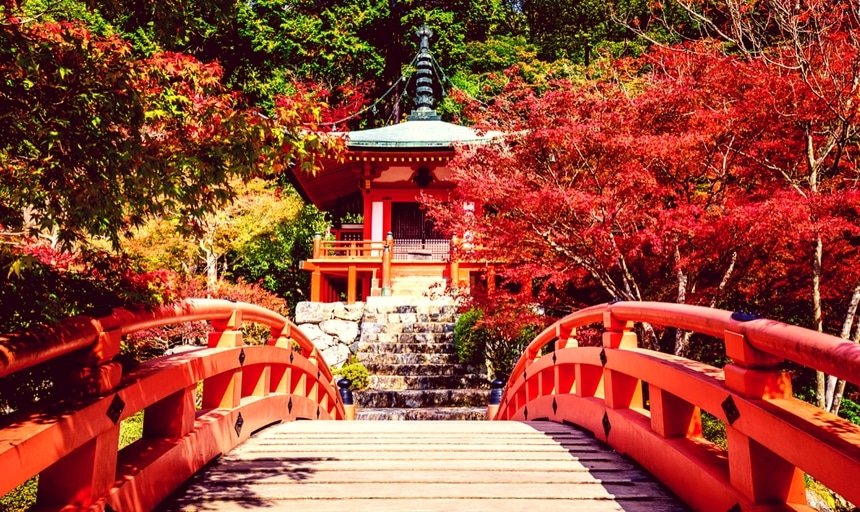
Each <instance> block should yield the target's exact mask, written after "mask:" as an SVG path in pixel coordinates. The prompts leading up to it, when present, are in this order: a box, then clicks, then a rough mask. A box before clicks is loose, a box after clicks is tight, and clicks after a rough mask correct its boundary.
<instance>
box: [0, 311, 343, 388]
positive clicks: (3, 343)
mask: <svg viewBox="0 0 860 512" xmlns="http://www.w3.org/2000/svg"><path fill="white" fill-rule="evenodd" d="M237 312H238V313H239V314H241V315H242V319H243V320H247V321H250V322H254V323H259V324H263V325H266V326H268V327H269V328H270V329H271V330H272V333H273V336H275V335H277V334H280V333H281V332H284V331H285V329H286V331H285V332H284V333H285V334H286V335H289V336H292V338H293V340H294V341H295V342H296V343H297V344H298V345H299V347H300V348H301V350H302V354H303V355H304V356H305V357H307V356H309V355H310V354H311V353H313V351H314V350H316V347H315V346H314V344H313V343H312V342H311V341H310V340H309V339H308V338H307V336H305V335H304V333H302V332H301V331H300V330H299V329H297V328H296V329H294V327H295V324H293V323H292V322H291V321H290V320H289V319H288V318H286V317H284V316H283V315H281V314H279V313H277V312H275V311H272V310H269V309H266V308H264V307H261V306H257V305H255V304H249V303H247V302H231V301H228V300H223V299H186V300H184V301H182V302H180V303H178V304H174V305H169V306H162V307H158V308H154V309H151V310H150V309H138V310H130V309H126V308H116V309H114V310H113V311H111V313H110V314H108V315H105V316H100V317H92V316H89V315H80V316H76V317H72V318H68V319H65V320H62V321H60V322H58V323H57V324H55V325H52V326H45V327H40V328H37V329H35V330H33V331H28V332H23V333H14V334H4V335H0V377H5V376H7V375H10V374H13V373H17V372H19V371H21V370H24V369H26V368H29V367H31V366H34V365H37V364H42V363H45V362H48V361H50V360H52V359H56V358H58V357H62V356H64V355H67V354H70V353H72V352H76V351H78V350H82V349H85V348H91V347H93V346H94V345H95V344H96V343H98V341H99V336H100V335H102V334H104V333H109V332H115V333H117V334H119V335H121V336H124V335H128V334H133V333H135V332H140V331H145V330H147V329H153V328H157V327H163V326H166V325H172V324H180V323H186V322H197V321H219V320H220V321H224V322H226V321H228V320H229V319H230V317H231V316H232V315H233V314H235V313H237ZM323 371H324V373H325V376H326V377H327V378H329V379H330V378H331V372H330V371H329V369H328V368H327V367H325V368H324V369H323Z"/></svg>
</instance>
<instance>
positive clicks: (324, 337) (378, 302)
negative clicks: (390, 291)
mask: <svg viewBox="0 0 860 512" xmlns="http://www.w3.org/2000/svg"><path fill="white" fill-rule="evenodd" d="M454 312H455V307H454V305H453V302H452V301H451V300H450V299H446V300H438V299H437V300H431V299H420V298H413V297H372V298H371V300H370V301H368V302H367V303H364V302H356V303H354V304H344V303H343V302H332V303H322V302H299V303H298V304H296V316H295V320H294V321H295V323H296V324H297V325H298V326H299V329H301V331H302V332H303V333H304V334H305V335H306V336H307V337H308V338H310V340H311V341H312V342H313V343H314V345H316V346H317V348H319V350H320V352H322V355H323V358H324V359H325V361H326V363H328V365H329V366H331V367H332V368H336V367H339V366H341V365H342V364H344V363H345V362H346V361H347V359H348V358H349V356H350V355H355V354H358V352H359V351H360V350H361V349H362V347H365V346H366V345H367V344H368V343H375V342H389V343H392V342H393V343H396V342H398V341H403V340H402V338H401V337H402V335H403V334H402V333H407V335H411V336H415V337H416V338H421V339H420V340H419V341H423V340H424V338H426V337H432V336H433V335H434V334H436V335H437V336H439V335H440V334H441V332H442V330H443V328H442V324H446V323H447V324H448V325H447V326H445V327H446V328H445V329H444V330H445V331H449V330H452V329H453V323H454V322H455V321H456V316H455V314H454ZM428 322H432V323H433V324H434V325H433V327H438V330H439V334H437V333H434V332H433V331H435V330H437V329H428V330H430V331H431V332H426V333H425V332H416V331H413V326H418V325H421V324H424V325H423V326H426V325H428V324H427V323H428ZM423 326H422V327H423ZM447 336H448V337H449V338H450V336H451V334H450V332H449V333H448V334H447ZM428 341H430V340H428ZM447 341H450V339H448V340H447Z"/></svg>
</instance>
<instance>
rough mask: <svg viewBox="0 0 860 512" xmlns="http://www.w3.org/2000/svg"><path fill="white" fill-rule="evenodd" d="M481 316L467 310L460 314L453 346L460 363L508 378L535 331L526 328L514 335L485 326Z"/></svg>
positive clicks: (529, 327)
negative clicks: (480, 367) (477, 366)
mask: <svg viewBox="0 0 860 512" xmlns="http://www.w3.org/2000/svg"><path fill="white" fill-rule="evenodd" d="M483 320H484V313H483V312H482V311H481V310H479V309H470V310H469V311H466V312H465V313H463V314H461V315H460V317H459V318H458V319H457V324H456V325H455V326H454V347H455V349H456V351H457V358H458V359H459V360H460V362H461V363H464V364H472V365H484V364H486V365H487V366H488V368H489V370H490V372H491V374H492V376H495V377H499V376H507V375H509V374H510V372H511V370H513V368H514V365H516V363H517V360H518V359H519V358H520V356H521V355H522V353H523V350H525V348H526V346H527V345H528V344H529V342H530V341H531V340H532V339H534V337H535V335H536V334H537V332H538V330H537V327H536V326H533V325H526V326H524V327H521V328H519V331H518V332H515V333H514V334H513V335H512V334H508V332H507V330H503V329H502V328H499V327H495V326H489V325H486V324H485V322H484V321H483Z"/></svg>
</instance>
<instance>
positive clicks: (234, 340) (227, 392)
mask: <svg viewBox="0 0 860 512" xmlns="http://www.w3.org/2000/svg"><path fill="white" fill-rule="evenodd" d="M212 327H213V328H214V332H211V333H209V347H210V348H216V347H217V348H222V347H240V346H242V331H241V329H242V312H241V311H240V310H238V309H237V310H234V311H233V314H231V315H230V318H228V319H227V320H226V321H220V322H219V321H213V322H212ZM241 398H242V369H241V368H237V369H235V370H231V371H227V372H224V373H222V374H219V375H214V376H212V377H210V378H208V379H206V380H205V381H203V408H204V409H233V408H235V407H238V405H239V402H240V401H241Z"/></svg>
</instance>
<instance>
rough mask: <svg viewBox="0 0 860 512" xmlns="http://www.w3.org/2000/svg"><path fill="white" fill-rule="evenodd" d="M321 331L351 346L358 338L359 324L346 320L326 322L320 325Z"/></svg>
mask: <svg viewBox="0 0 860 512" xmlns="http://www.w3.org/2000/svg"><path fill="white" fill-rule="evenodd" d="M319 326H320V329H322V332H324V333H326V334H331V335H332V336H335V337H336V338H338V339H339V340H341V341H343V342H344V343H346V344H351V343H352V342H353V341H355V339H356V338H357V337H358V324H357V323H355V322H348V321H346V320H326V321H324V322H321V323H320V325H319Z"/></svg>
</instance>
